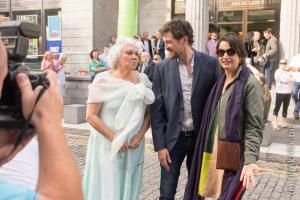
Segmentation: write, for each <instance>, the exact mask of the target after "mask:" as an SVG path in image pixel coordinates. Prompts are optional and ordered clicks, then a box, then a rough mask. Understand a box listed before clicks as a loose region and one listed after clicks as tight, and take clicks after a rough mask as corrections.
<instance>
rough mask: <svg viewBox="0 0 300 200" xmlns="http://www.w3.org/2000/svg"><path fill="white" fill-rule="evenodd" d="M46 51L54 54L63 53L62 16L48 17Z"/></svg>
mask: <svg viewBox="0 0 300 200" xmlns="http://www.w3.org/2000/svg"><path fill="white" fill-rule="evenodd" d="M46 49H47V51H50V52H53V53H61V52H62V42H61V19H60V16H48V27H47V39H46Z"/></svg>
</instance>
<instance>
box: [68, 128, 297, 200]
mask: <svg viewBox="0 0 300 200" xmlns="http://www.w3.org/2000/svg"><path fill="white" fill-rule="evenodd" d="M65 132H66V135H67V138H68V142H69V146H70V148H71V151H72V153H73V155H74V157H75V160H76V163H77V166H78V168H79V169H80V173H81V176H82V175H83V170H84V165H85V154H86V148H87V142H88V137H89V131H85V130H77V129H65ZM258 165H259V167H261V168H263V169H264V171H263V172H261V173H259V174H258V175H257V176H256V181H257V186H256V188H255V189H254V190H247V191H246V192H245V195H244V197H243V200H246V199H249V200H255V199H259V200H266V199H272V200H300V166H293V162H292V159H291V162H290V163H289V164H288V163H287V164H279V163H273V162H265V161H258ZM159 178H160V167H159V163H158V159H157V154H156V153H155V152H153V149H152V146H151V145H149V144H148V145H146V151H145V164H144V190H143V192H142V194H141V196H140V200H154V199H155V200H156V199H158V197H159ZM186 181H187V171H186V168H185V166H184V165H183V167H182V172H181V175H180V178H179V183H178V188H177V194H176V198H175V199H176V200H180V199H182V198H183V194H184V187H185V184H186Z"/></svg>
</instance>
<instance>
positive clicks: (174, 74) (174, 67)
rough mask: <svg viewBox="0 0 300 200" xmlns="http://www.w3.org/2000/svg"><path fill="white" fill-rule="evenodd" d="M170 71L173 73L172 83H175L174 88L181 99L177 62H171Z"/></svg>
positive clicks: (174, 60) (173, 60)
mask: <svg viewBox="0 0 300 200" xmlns="http://www.w3.org/2000/svg"><path fill="white" fill-rule="evenodd" d="M171 69H172V72H173V77H174V80H175V81H174V82H175V87H176V88H177V90H178V92H179V94H180V96H181V97H182V88H181V79H180V74H179V66H178V62H177V60H176V59H172V60H171Z"/></svg>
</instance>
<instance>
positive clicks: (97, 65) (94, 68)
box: [88, 49, 105, 81]
mask: <svg viewBox="0 0 300 200" xmlns="http://www.w3.org/2000/svg"><path fill="white" fill-rule="evenodd" d="M90 58H91V62H90V64H89V65H88V72H89V73H90V76H91V79H92V81H93V80H94V78H95V76H96V75H97V74H98V73H100V72H103V71H105V67H104V64H103V63H102V62H100V60H99V50H98V49H93V50H92V51H91V53H90Z"/></svg>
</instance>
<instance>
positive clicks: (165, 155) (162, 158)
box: [158, 148, 172, 171]
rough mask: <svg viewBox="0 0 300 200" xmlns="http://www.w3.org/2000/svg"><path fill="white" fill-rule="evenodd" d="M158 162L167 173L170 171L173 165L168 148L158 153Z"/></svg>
mask: <svg viewBox="0 0 300 200" xmlns="http://www.w3.org/2000/svg"><path fill="white" fill-rule="evenodd" d="M158 160H159V162H160V164H161V166H163V167H164V168H165V169H166V170H167V171H169V170H170V164H171V163H172V160H171V157H170V154H169V151H168V149H167V148H164V149H161V150H159V151H158Z"/></svg>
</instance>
